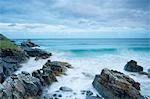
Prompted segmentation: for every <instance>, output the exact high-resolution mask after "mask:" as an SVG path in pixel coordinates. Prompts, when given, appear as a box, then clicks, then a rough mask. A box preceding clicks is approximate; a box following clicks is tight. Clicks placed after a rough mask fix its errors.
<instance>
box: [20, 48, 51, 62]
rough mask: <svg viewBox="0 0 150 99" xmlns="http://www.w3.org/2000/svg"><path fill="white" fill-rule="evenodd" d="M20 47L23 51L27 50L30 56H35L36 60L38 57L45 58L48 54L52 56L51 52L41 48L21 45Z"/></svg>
mask: <svg viewBox="0 0 150 99" xmlns="http://www.w3.org/2000/svg"><path fill="white" fill-rule="evenodd" d="M22 49H24V51H25V52H27V54H28V55H29V56H30V57H36V59H35V60H38V59H40V58H41V59H47V58H49V57H50V56H52V53H48V52H46V51H43V50H41V49H38V48H30V47H22Z"/></svg>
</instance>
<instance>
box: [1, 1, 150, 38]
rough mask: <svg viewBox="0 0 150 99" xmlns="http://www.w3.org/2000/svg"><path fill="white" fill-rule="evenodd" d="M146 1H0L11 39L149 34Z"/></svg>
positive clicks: (149, 12)
mask: <svg viewBox="0 0 150 99" xmlns="http://www.w3.org/2000/svg"><path fill="white" fill-rule="evenodd" d="M149 16H150V0H0V33H3V34H5V35H7V36H9V37H11V38H31V37H32V38H55V37H58V38H64V37H68V38H69V37H71V38H73V37H81V38H83V37H97V38H101V37H105V38H107V37H108V38H109V37H113V38H114V37H150V35H149V33H150V30H149V27H150V19H149Z"/></svg>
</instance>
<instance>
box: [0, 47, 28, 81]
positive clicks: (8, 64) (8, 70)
mask: <svg viewBox="0 0 150 99" xmlns="http://www.w3.org/2000/svg"><path fill="white" fill-rule="evenodd" d="M0 57H1V58H0V83H2V82H3V81H4V79H5V78H6V77H7V76H10V75H11V74H12V73H13V72H15V71H16V70H17V69H18V68H20V67H21V65H20V64H21V63H23V62H25V61H26V60H27V59H28V58H29V56H28V55H27V54H26V53H25V52H24V51H22V50H16V49H0Z"/></svg>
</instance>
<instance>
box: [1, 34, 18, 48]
mask: <svg viewBox="0 0 150 99" xmlns="http://www.w3.org/2000/svg"><path fill="white" fill-rule="evenodd" d="M1 48H3V49H7V48H10V49H19V47H18V46H17V45H15V44H14V43H12V42H11V41H10V40H9V39H8V38H6V37H5V36H3V35H2V34H0V49H1Z"/></svg>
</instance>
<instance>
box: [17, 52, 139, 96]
mask: <svg viewBox="0 0 150 99" xmlns="http://www.w3.org/2000/svg"><path fill="white" fill-rule="evenodd" d="M27 51H30V50H27ZM36 51H38V50H36ZM40 51H41V50H40ZM42 53H43V52H42ZM37 55H39V54H37ZM44 55H47V54H45V52H44ZM38 57H39V56H38ZM46 57H47V56H45V57H43V56H40V57H39V58H36V60H37V61H36V60H33V59H32V61H33V62H34V61H36V62H38V61H41V59H40V58H44V61H45V62H46V61H47V60H48V59H51V58H48V59H45V58H46ZM55 59H56V58H55ZM60 59H61V58H60ZM42 60H43V59H42ZM51 60H53V59H51ZM56 60H58V59H56ZM28 61H30V60H28ZM72 62H73V61H72ZM72 62H71V63H72ZM27 64H28V63H24V66H25V65H27ZM39 64H40V63H39ZM43 64H44V62H43ZM72 64H73V63H72ZM84 64H85V63H83V65H84ZM122 64H123V63H122ZM28 65H29V67H30V66H31V67H32V64H28ZM41 67H42V66H41ZM73 67H74V68H75V69H76V67H75V66H74V64H73ZM85 68H86V67H85ZM22 69H23V68H22ZM24 69H25V68H24ZM35 69H41V68H34V69H33V70H35ZM75 69H73V70H72V69H71V70H72V72H73V71H74V70H75ZM101 70H102V69H101ZM69 71H70V70H69ZM17 72H18V71H17ZM20 72H21V71H20ZM80 72H81V71H80ZM80 72H79V73H80ZM31 73H32V72H30V74H31ZM25 74H27V73H25ZM81 74H82V76H83V78H84V76H85V78H86V76H91V75H90V74H88V73H86V72H85V73H84V72H83V73H81ZM81 74H80V75H79V76H81ZM94 74H95V73H94ZM125 74H127V75H129V74H130V73H128V72H127V73H125ZM135 74H137V73H135ZM17 75H18V73H17ZM21 75H24V74H22V73H21ZM72 75H74V74H72ZM139 75H141V74H139ZM28 76H29V75H28ZM82 76H81V78H82ZM65 77H66V79H67V76H65ZM130 77H131V78H132V77H134V76H132V75H130ZM56 78H57V77H56ZM60 79H61V77H60ZM66 79H64V80H66ZM92 79H93V78H92ZM68 80H69V79H68ZM93 80H94V79H93ZM91 81H92V80H91ZM56 85H57V84H56ZM88 85H89V84H88ZM59 87H61V86H59ZM57 89H58V90H59V88H57ZM39 90H41V89H39ZM42 90H43V89H42ZM80 91H81V90H80ZM87 91H90V90H86V91H85V93H87ZM71 93H72V92H71ZM54 94H55V93H54ZM59 94H60V93H58V95H59ZM84 95H85V94H84ZM49 96H51V97H53V94H52V95H49ZM99 96H100V95H99ZM99 96H96V94H95V93H94V96H93V94H92V95H90V96H89V97H95V98H96V97H97V98H98V97H99ZM100 97H101V96H100ZM100 97H99V98H100Z"/></svg>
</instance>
